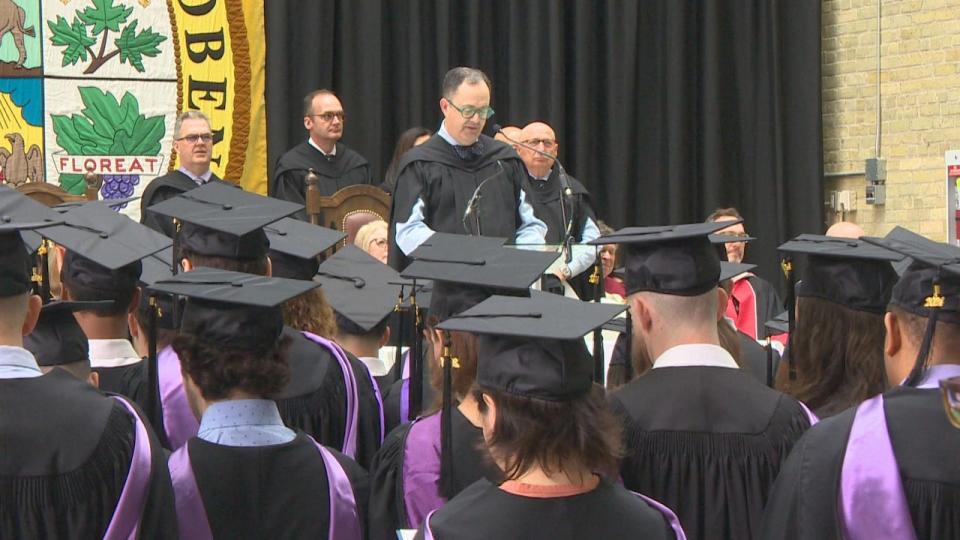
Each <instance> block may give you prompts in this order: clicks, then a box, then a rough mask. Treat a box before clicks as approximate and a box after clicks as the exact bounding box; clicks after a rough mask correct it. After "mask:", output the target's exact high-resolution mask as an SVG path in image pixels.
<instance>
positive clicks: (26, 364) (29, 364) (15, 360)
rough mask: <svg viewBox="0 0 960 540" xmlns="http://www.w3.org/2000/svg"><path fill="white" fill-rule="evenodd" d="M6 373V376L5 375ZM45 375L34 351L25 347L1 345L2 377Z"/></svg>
mask: <svg viewBox="0 0 960 540" xmlns="http://www.w3.org/2000/svg"><path fill="white" fill-rule="evenodd" d="M4 373H6V376H4ZM40 375H43V372H42V371H40V366H39V365H38V364H37V359H36V358H34V357H33V353H31V352H30V351H28V350H26V349H24V348H23V347H14V346H11V345H0V378H4V379H7V378H14V379H19V378H25V377H39V376H40Z"/></svg>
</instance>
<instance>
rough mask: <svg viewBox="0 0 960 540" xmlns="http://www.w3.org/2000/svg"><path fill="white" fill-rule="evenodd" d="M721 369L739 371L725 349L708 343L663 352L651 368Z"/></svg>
mask: <svg viewBox="0 0 960 540" xmlns="http://www.w3.org/2000/svg"><path fill="white" fill-rule="evenodd" d="M691 366H702V367H723V368H732V369H740V366H739V365H737V362H736V360H734V359H733V357H732V356H730V353H728V352H727V350H726V349H724V348H723V347H721V346H719V345H711V344H708V343H695V344H689V345H677V346H676V347H671V348H669V349H667V350H666V351H664V353H663V354H661V355H660V356H659V357H657V359H656V360H654V362H653V368H654V369H657V368H665V367H691Z"/></svg>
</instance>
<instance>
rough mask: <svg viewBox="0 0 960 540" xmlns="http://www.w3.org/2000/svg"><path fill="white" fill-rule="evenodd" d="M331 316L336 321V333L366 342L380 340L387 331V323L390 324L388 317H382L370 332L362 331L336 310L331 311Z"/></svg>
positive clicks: (357, 325)
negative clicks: (365, 340)
mask: <svg viewBox="0 0 960 540" xmlns="http://www.w3.org/2000/svg"><path fill="white" fill-rule="evenodd" d="M333 316H334V317H335V318H336V319H337V333H339V334H345V335H348V336H354V337H358V338H361V339H367V340H376V339H380V337H381V336H383V333H384V332H385V331H386V330H387V323H388V322H390V317H384V318H383V320H381V321H380V322H378V323H377V324H375V325H373V328H371V329H370V330H364V329H363V328H362V327H361V326H360V325H359V324H357V323H355V322H353V321H351V320H350V319H348V318H346V317H344V316H343V315H342V314H341V313H340V312H339V311H337V310H333Z"/></svg>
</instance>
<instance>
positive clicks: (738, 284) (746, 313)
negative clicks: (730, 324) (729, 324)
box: [727, 274, 783, 339]
mask: <svg viewBox="0 0 960 540" xmlns="http://www.w3.org/2000/svg"><path fill="white" fill-rule="evenodd" d="M781 313H783V301H782V300H781V299H780V295H779V294H778V293H777V290H776V288H774V286H773V285H771V284H770V282H769V281H767V280H765V279H763V278H760V277H758V276H755V275H753V274H748V275H747V277H744V278H742V279H738V280H737V281H735V282H734V283H733V290H732V292H731V295H730V302H729V304H727V317H730V318H731V319H733V321H734V325H735V326H736V327H737V330H740V331H741V332H743V333H744V334H747V335H748V336H750V337H751V338H753V339H763V338H765V337H767V332H768V330H767V328H766V327H765V326H764V324H765V323H766V322H767V321H770V320H773V319H774V318H775V317H776V316H777V315H779V314H781Z"/></svg>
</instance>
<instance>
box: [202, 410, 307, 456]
mask: <svg viewBox="0 0 960 540" xmlns="http://www.w3.org/2000/svg"><path fill="white" fill-rule="evenodd" d="M296 436H297V434H296V432H295V431H293V430H292V429H290V428H288V427H287V426H285V425H283V419H281V418H280V411H279V410H278V409H277V404H276V403H274V402H273V401H271V400H269V399H234V400H228V401H218V402H216V403H213V404H212V405H210V406H209V407H207V410H206V411H204V413H203V418H201V419H200V430H199V431H198V432H197V437H199V438H201V439H203V440H205V441H207V442H212V443H216V444H222V445H224V446H269V445H272V444H284V443H288V442H290V441H292V440H293V439H294V438H296Z"/></svg>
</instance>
